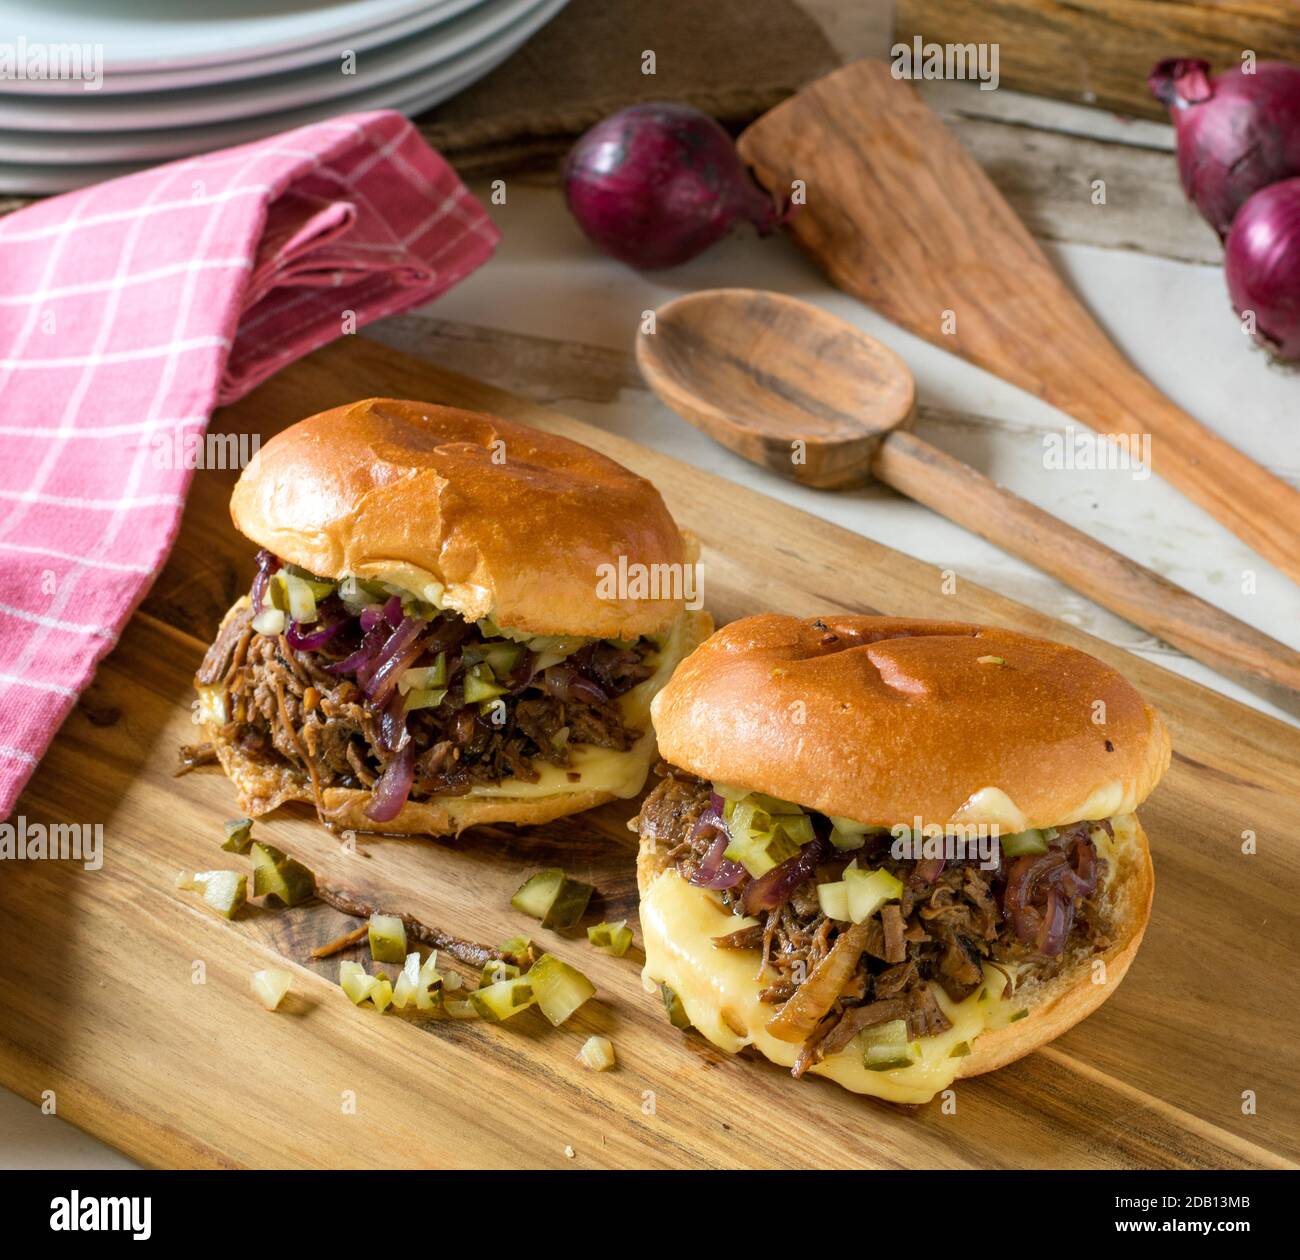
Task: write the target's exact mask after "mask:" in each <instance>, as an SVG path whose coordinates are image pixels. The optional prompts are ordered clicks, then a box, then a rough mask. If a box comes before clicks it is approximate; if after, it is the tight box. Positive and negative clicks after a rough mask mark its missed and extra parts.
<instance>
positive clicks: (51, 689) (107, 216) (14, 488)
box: [0, 111, 499, 818]
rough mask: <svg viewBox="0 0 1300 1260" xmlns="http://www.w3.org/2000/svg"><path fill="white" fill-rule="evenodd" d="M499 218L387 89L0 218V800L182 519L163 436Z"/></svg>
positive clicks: (391, 295) (486, 247)
mask: <svg viewBox="0 0 1300 1260" xmlns="http://www.w3.org/2000/svg"><path fill="white" fill-rule="evenodd" d="M498 239H499V235H498V233H497V230H496V228H494V227H493V226H492V224H491V222H490V221H489V220H488V218H487V216H486V214H485V213H484V211H483V208H482V207H481V206H480V205H479V204H478V202H477V201H476V200H475V199H474V198H473V197H472V196H471V195H470V193H469V192H468V191H467V190H466V189H465V187H464V186H463V185H462V184H461V182H460V180H459V179H457V177H456V175H455V173H454V172H453V171H452V169H451V168H450V167H449V166H448V165H447V164H446V162H444V161H443V160H442V158H440V157H439V156H438V155H437V154H436V153H434V152H433V151H432V150H431V149H430V148H429V147H428V146H427V145H426V144H425V143H424V142H423V141H422V140H421V139H420V137H419V135H418V133H417V132H416V131H415V129H414V128H413V127H412V126H411V124H410V123H409V122H407V121H406V119H404V118H403V117H401V115H399V114H395V113H391V112H387V111H384V112H377V113H369V114H354V115H349V116H347V117H342V118H335V119H331V120H329V121H328V122H322V123H317V124H314V125H312V126H310V127H304V128H302V129H300V130H298V131H291V132H286V133H285V134H283V135H279V136H273V137H271V138H270V139H267V140H262V141H258V142H257V143H255V144H248V145H242V146H240V147H239V148H235V149H225V150H222V151H221V152H219V153H211V154H208V155H206V156H204V157H199V158H193V159H189V160H187V161H183V162H174V163H172V164H171V165H169V166H163V167H158V168H156V169H154V170H150V171H142V172H141V173H139V174H137V175H128V176H126V177H125V178H123V179H117V180H113V181H111V182H110V183H107V184H100V185H98V186H96V187H93V188H87V189H83V190H82V191H80V192H74V193H68V194H66V195H64V196H62V197H57V198H54V199H53V200H50V201H45V202H42V203H40V204H38V205H34V206H31V207H29V208H27V209H25V210H22V211H20V212H18V213H17V214H13V215H10V216H9V217H8V218H5V219H0V818H5V817H7V816H8V815H9V813H10V812H11V810H12V809H13V805H14V801H15V799H16V798H17V796H18V792H19V791H20V789H21V788H22V786H23V784H24V783H25V782H26V780H27V778H28V776H29V775H30V774H31V772H32V769H33V767H34V766H35V765H36V762H37V759H38V758H39V757H40V756H41V754H42V753H44V751H45V749H46V748H47V746H48V745H49V742H50V740H51V739H52V738H53V736H54V732H55V731H56V730H58V728H59V725H60V723H61V722H62V721H63V719H64V717H66V716H67V713H68V711H69V709H71V707H72V705H73V703H74V701H75V700H76V698H77V695H78V694H79V693H80V691H81V690H82V689H83V688H84V687H85V685H86V684H87V683H88V682H89V681H90V677H91V675H92V674H93V672H94V669H95V665H96V664H97V662H98V661H99V660H100V658H101V657H103V656H104V655H105V654H106V653H107V652H108V651H109V649H110V648H111V647H112V646H113V644H114V643H115V642H116V640H117V636H118V634H119V633H120V632H121V629H122V627H123V626H124V625H125V623H126V621H127V618H128V617H130V615H131V613H132V612H133V611H134V609H135V607H136V605H137V604H138V603H139V602H140V600H141V598H142V597H143V596H144V593H145V591H146V590H147V589H148V587H149V585H150V583H151V581H152V580H153V578H154V576H155V575H156V574H157V572H158V570H159V569H160V568H161V567H162V564H163V561H164V560H165V559H166V557H167V553H168V551H169V550H170V548H171V545H172V542H173V540H174V539H175V536H176V530H177V527H178V525H179V523H180V516H181V508H182V505H183V504H184V502H185V493H186V490H187V488H188V485H189V480H190V477H191V475H192V473H191V472H190V471H187V470H186V469H184V468H160V467H159V466H158V465H159V463H161V462H165V461H163V460H160V459H159V456H158V450H159V448H160V446H162V445H163V443H162V441H161V437H162V436H166V437H168V438H170V439H171V441H170V442H169V443H168V445H169V446H170V447H171V449H178V448H180V447H181V446H182V445H183V443H182V442H178V441H177V440H176V439H177V438H178V436H180V435H184V434H186V433H191V432H193V433H201V432H202V431H203V430H204V428H205V426H206V425H207V422H208V417H209V416H210V415H211V414H212V411H213V409H214V408H215V407H217V406H218V405H219V404H222V403H228V402H231V401H233V400H234V399H236V398H239V397H241V396H242V395H243V394H245V393H247V392H248V391H249V390H250V389H252V388H253V386H254V385H256V384H258V383H259V382H260V381H262V380H265V379H266V377H268V376H270V375H271V374H272V373H273V372H274V371H276V370H277V369H278V368H280V367H282V366H284V365H285V364H286V363H289V362H291V361H292V360H294V359H296V358H298V357H299V356H300V355H304V354H307V353H308V352H309V351H311V350H314V349H316V348H317V347H318V346H321V345H323V344H324V343H325V342H327V341H330V340H332V339H333V338H334V337H337V336H339V335H340V334H341V333H342V332H343V331H345V329H344V323H345V320H347V319H348V317H347V315H346V312H352V313H353V315H354V318H353V319H352V320H350V321H348V322H350V323H351V324H352V326H355V327H359V326H360V325H362V324H365V323H367V322H369V321H370V320H374V319H378V318H380V317H381V316H383V315H389V314H392V313H393V312H395V311H400V310H404V309H406V308H408V307H411V306H416V305H419V304H420V303H422V302H427V301H428V300H429V299H430V298H433V297H436V296H437V295H438V294H440V293H442V292H443V291H444V290H446V289H448V288H450V287H451V286H452V285H453V284H455V283H456V282H457V281H458V280H461V279H462V278H463V277H465V276H467V275H468V274H469V273H470V272H471V271H473V270H474V269H475V268H476V267H478V266H479V265H480V264H481V263H483V262H485V261H486V260H487V258H488V257H489V256H490V255H491V253H492V250H493V249H494V248H495V246H496V243H497V240H498ZM172 462H177V461H172ZM179 462H182V463H183V462H184V461H183V460H182V461H179Z"/></svg>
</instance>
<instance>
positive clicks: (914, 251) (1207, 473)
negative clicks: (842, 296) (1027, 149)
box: [739, 61, 1300, 580]
mask: <svg viewBox="0 0 1300 1260" xmlns="http://www.w3.org/2000/svg"><path fill="white" fill-rule="evenodd" d="M739 148H740V152H741V155H742V156H743V157H744V159H745V160H746V161H747V162H748V163H749V164H750V165H751V166H752V167H753V168H754V170H755V172H756V173H757V175H758V177H759V179H760V181H761V182H762V183H763V184H764V185H765V186H767V187H768V188H773V189H776V188H780V189H789V188H790V187H791V186H792V185H793V182H794V181H796V180H802V181H804V183H805V185H806V187H807V190H808V194H807V195H808V200H807V204H806V205H804V206H801V207H800V208H799V211H798V213H796V214H794V215H792V216H791V219H790V230H791V232H792V233H793V235H794V237H795V239H796V240H797V241H798V242H799V244H800V245H802V246H803V247H804V248H805V249H806V250H807V251H808V252H809V253H810V254H811V255H812V257H813V258H814V259H815V260H816V261H817V263H818V264H819V265H820V266H821V267H822V268H823V269H824V270H825V271H826V273H827V274H828V275H829V277H830V278H831V280H833V281H834V282H835V283H836V284H837V285H838V286H839V287H840V288H842V289H845V290H846V291H848V292H849V293H852V294H854V295H855V296H857V297H859V298H861V299H862V300H863V301H865V302H867V303H868V304H869V305H871V306H873V307H875V308H876V309H878V310H879V311H880V312H881V313H882V314H883V315H885V316H886V318H888V319H890V320H892V321H894V322H895V323H897V324H900V325H902V326H903V327H904V328H907V329H908V330H910V331H911V332H914V333H916V334H917V335H918V336H921V337H924V338H926V340H928V341H931V342H933V343H934V344H935V345H938V346H940V347H941V348H944V349H948V350H952V351H953V352H954V353H956V354H960V355H961V356H962V357H964V358H967V359H969V360H971V361H972V362H973V363H976V364H978V365H979V366H980V367H983V368H985V369H986V370H987V371H990V372H992V373H994V374H995V375H997V376H1000V377H1002V378H1003V379H1004V380H1007V381H1010V382H1011V383H1012V384H1015V385H1018V386H1020V387H1021V388H1022V389H1025V390H1027V391H1028V392H1030V393H1031V394H1034V395H1036V396H1037V397H1039V398H1042V399H1044V400H1045V401H1046V402H1049V403H1051V404H1052V405H1053V406H1055V407H1057V408H1059V409H1060V410H1061V411H1064V412H1066V413H1067V414H1068V415H1071V416H1074V417H1075V418H1076V419H1078V420H1081V421H1083V422H1084V423H1085V424H1087V425H1089V426H1090V427H1092V428H1094V429H1096V430H1098V431H1099V432H1102V433H1129V434H1150V435H1151V440H1152V448H1153V466H1154V468H1155V471H1156V472H1157V473H1158V474H1159V475H1160V476H1162V477H1164V478H1165V479H1166V480H1167V481H1169V482H1171V483H1172V484H1173V485H1175V486H1177V487H1178V488H1179V489H1180V490H1182V491H1183V493H1185V494H1186V495H1188V497H1189V498H1191V499H1193V500H1194V501H1195V502H1197V503H1199V504H1200V505H1201V506H1202V507H1204V508H1205V509H1206V511H1208V512H1209V513H1210V514H1211V515H1213V516H1214V517H1215V518H1216V519H1218V520H1219V521H1221V522H1222V523H1223V524H1225V525H1226V526H1227V527H1228V528H1229V529H1231V530H1232V531H1233V532H1234V533H1235V534H1237V536H1238V537H1240V538H1241V539H1243V540H1244V541H1245V542H1247V543H1249V545H1250V546H1252V547H1254V548H1255V550H1257V551H1258V552H1259V553H1260V554H1261V555H1262V556H1264V557H1265V558H1267V559H1268V560H1270V561H1272V562H1273V563H1274V564H1275V565H1277V567H1278V568H1280V569H1281V570H1282V571H1283V572H1284V573H1286V574H1288V575H1289V576H1290V577H1291V578H1292V579H1293V580H1300V554H1297V551H1296V547H1295V539H1296V538H1297V537H1300V493H1298V492H1297V491H1295V490H1293V489H1292V488H1291V487H1290V486H1288V485H1286V484H1285V483H1284V482H1282V481H1281V480H1279V479H1278V478H1276V477H1274V476H1272V474H1270V473H1268V472H1267V471H1266V470H1265V469H1263V468H1261V467H1260V466H1259V465H1258V464H1256V463H1254V462H1253V461H1252V460H1250V459H1248V458H1247V457H1246V456H1245V455H1243V454H1242V453H1241V452H1240V451H1238V450H1236V449H1235V448H1234V447H1233V446H1232V445H1231V444H1229V443H1228V442H1226V441H1224V440H1223V439H1222V438H1220V437H1218V436H1217V435H1216V434H1214V433H1212V432H1211V431H1210V430H1208V429H1206V428H1204V427H1203V426H1202V425H1200V424H1199V423H1197V421H1196V420H1194V419H1193V418H1192V417H1191V416H1189V415H1188V414H1187V413H1186V412H1185V411H1183V410H1182V409H1181V408H1179V407H1177V406H1175V405H1174V404H1173V403H1172V402H1171V401H1170V400H1169V399H1167V398H1166V397H1165V396H1164V395H1163V394H1162V393H1160V391H1159V390H1157V389H1156V388H1155V386H1154V385H1152V384H1151V383H1150V382H1149V381H1148V380H1147V379H1146V378H1145V377H1143V376H1142V375H1141V374H1140V373H1139V372H1138V371H1137V370H1136V369H1135V368H1134V367H1133V366H1132V365H1131V364H1130V363H1129V362H1128V361H1127V360H1126V359H1125V358H1124V356H1123V355H1122V354H1121V353H1120V352H1119V350H1117V349H1116V348H1115V346H1114V345H1112V344H1111V342H1110V341H1109V340H1108V339H1107V338H1106V335H1105V334H1104V333H1103V332H1102V331H1101V329H1100V328H1099V327H1098V326H1097V324H1096V323H1095V322H1094V320H1093V319H1092V317H1091V316H1090V315H1089V314H1088V312H1087V311H1086V310H1085V309H1084V307H1083V306H1082V304H1081V303H1080V302H1079V301H1078V299H1077V298H1076V297H1075V296H1074V294H1073V293H1071V291H1070V290H1069V288H1068V287H1067V286H1066V284H1065V282H1064V281H1063V280H1062V279H1061V278H1060V276H1059V275H1057V273H1056V272H1055V271H1054V270H1053V269H1052V267H1051V264H1050V263H1049V262H1048V261H1047V259H1046V257H1045V256H1044V255H1043V252H1042V250H1041V249H1040V248H1039V246H1038V244H1037V243H1036V242H1035V241H1034V239H1033V237H1031V236H1030V235H1029V233H1028V231H1026V229H1025V227H1024V225H1023V224H1022V223H1021V222H1020V221H1019V220H1018V219H1017V218H1016V216H1015V213H1014V212H1013V211H1012V209H1011V207H1010V206H1008V205H1007V203H1006V202H1005V201H1004V200H1003V198H1002V197H1001V196H1000V195H999V194H998V192H997V190H996V188H994V186H993V184H992V183H991V182H990V181H989V179H988V177H987V176H986V175H985V174H984V172H983V171H982V170H981V169H980V167H979V166H978V164H977V163H976V162H975V161H974V160H973V159H972V158H971V157H970V156H969V155H968V154H967V153H966V152H965V150H963V149H962V147H961V145H960V144H959V143H958V141H957V140H956V139H955V137H953V136H952V135H951V133H949V132H948V130H947V129H946V128H945V127H944V126H943V125H942V123H941V122H940V121H939V120H938V119H937V118H936V117H935V116H934V114H933V113H932V112H931V111H930V110H929V109H928V108H927V107H926V106H925V104H924V103H923V102H922V101H921V99H920V98H919V97H918V96H917V94H916V93H915V91H914V90H913V89H912V88H911V86H910V85H909V84H907V83H904V82H901V81H898V80H896V79H894V78H893V77H892V75H891V74H890V70H889V66H888V65H887V64H886V63H885V62H872V61H862V62H858V63H856V64H854V65H851V66H846V67H844V68H843V69H842V70H838V71H836V72H835V73H834V74H831V75H828V76H827V77H826V78H824V79H819V80H818V81H817V82H816V83H815V84H812V85H811V86H810V87H808V88H805V89H804V90H803V91H802V92H800V93H799V94H798V95H797V96H795V97H793V98H791V99H790V100H789V101H786V102H785V103H784V104H782V105H779V106H778V107H777V108H776V109H774V110H772V111H771V112H770V113H768V114H766V115H765V116H764V117H763V118H761V119H759V121H758V122H756V123H754V124H753V125H752V126H751V127H749V128H748V130H746V131H745V133H744V134H743V135H742V136H741V138H740V141H739Z"/></svg>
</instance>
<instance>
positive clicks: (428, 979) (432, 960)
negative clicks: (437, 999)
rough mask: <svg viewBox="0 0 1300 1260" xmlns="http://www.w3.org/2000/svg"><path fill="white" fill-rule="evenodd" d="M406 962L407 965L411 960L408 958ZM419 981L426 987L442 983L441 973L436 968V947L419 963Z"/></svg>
mask: <svg viewBox="0 0 1300 1260" xmlns="http://www.w3.org/2000/svg"><path fill="white" fill-rule="evenodd" d="M406 962H407V966H408V967H409V966H410V963H411V960H410V959H409V958H408V959H407V960H406ZM419 981H420V984H422V985H423V986H424V987H425V988H427V989H432V988H433V987H434V986H435V985H440V984H442V982H443V979H442V973H441V972H440V971H439V970H438V951H437V950H436V949H435V950H433V951H431V952H430V954H429V956H428V958H426V959H425V960H424V962H422V963H421V964H420V975H419Z"/></svg>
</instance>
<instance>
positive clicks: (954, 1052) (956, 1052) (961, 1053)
mask: <svg viewBox="0 0 1300 1260" xmlns="http://www.w3.org/2000/svg"><path fill="white" fill-rule="evenodd" d="M968 1054H970V1042H969V1041H959V1042H958V1043H957V1044H956V1045H955V1046H953V1048H952V1049H951V1050H949V1051H948V1057H949V1058H950V1059H964V1058H965V1057H966V1056H967V1055H968Z"/></svg>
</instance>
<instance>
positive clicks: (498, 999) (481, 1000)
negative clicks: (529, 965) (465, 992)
mask: <svg viewBox="0 0 1300 1260" xmlns="http://www.w3.org/2000/svg"><path fill="white" fill-rule="evenodd" d="M469 1000H470V1002H471V1004H472V1005H473V1007H474V1009H475V1010H476V1011H477V1012H478V1013H479V1015H481V1016H482V1017H483V1018H484V1019H509V1018H510V1017H511V1016H512V1015H518V1014H519V1012H520V1011H522V1010H524V1009H525V1008H526V1007H529V1006H532V1004H533V1002H534V1001H536V998H535V996H534V993H533V985H532V976H531V974H530V975H527V976H515V977H514V978H513V979H511V980H500V981H498V982H497V983H496V984H489V985H484V987H483V988H481V989H475V990H474V992H473V993H471V994H470V995H469Z"/></svg>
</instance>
